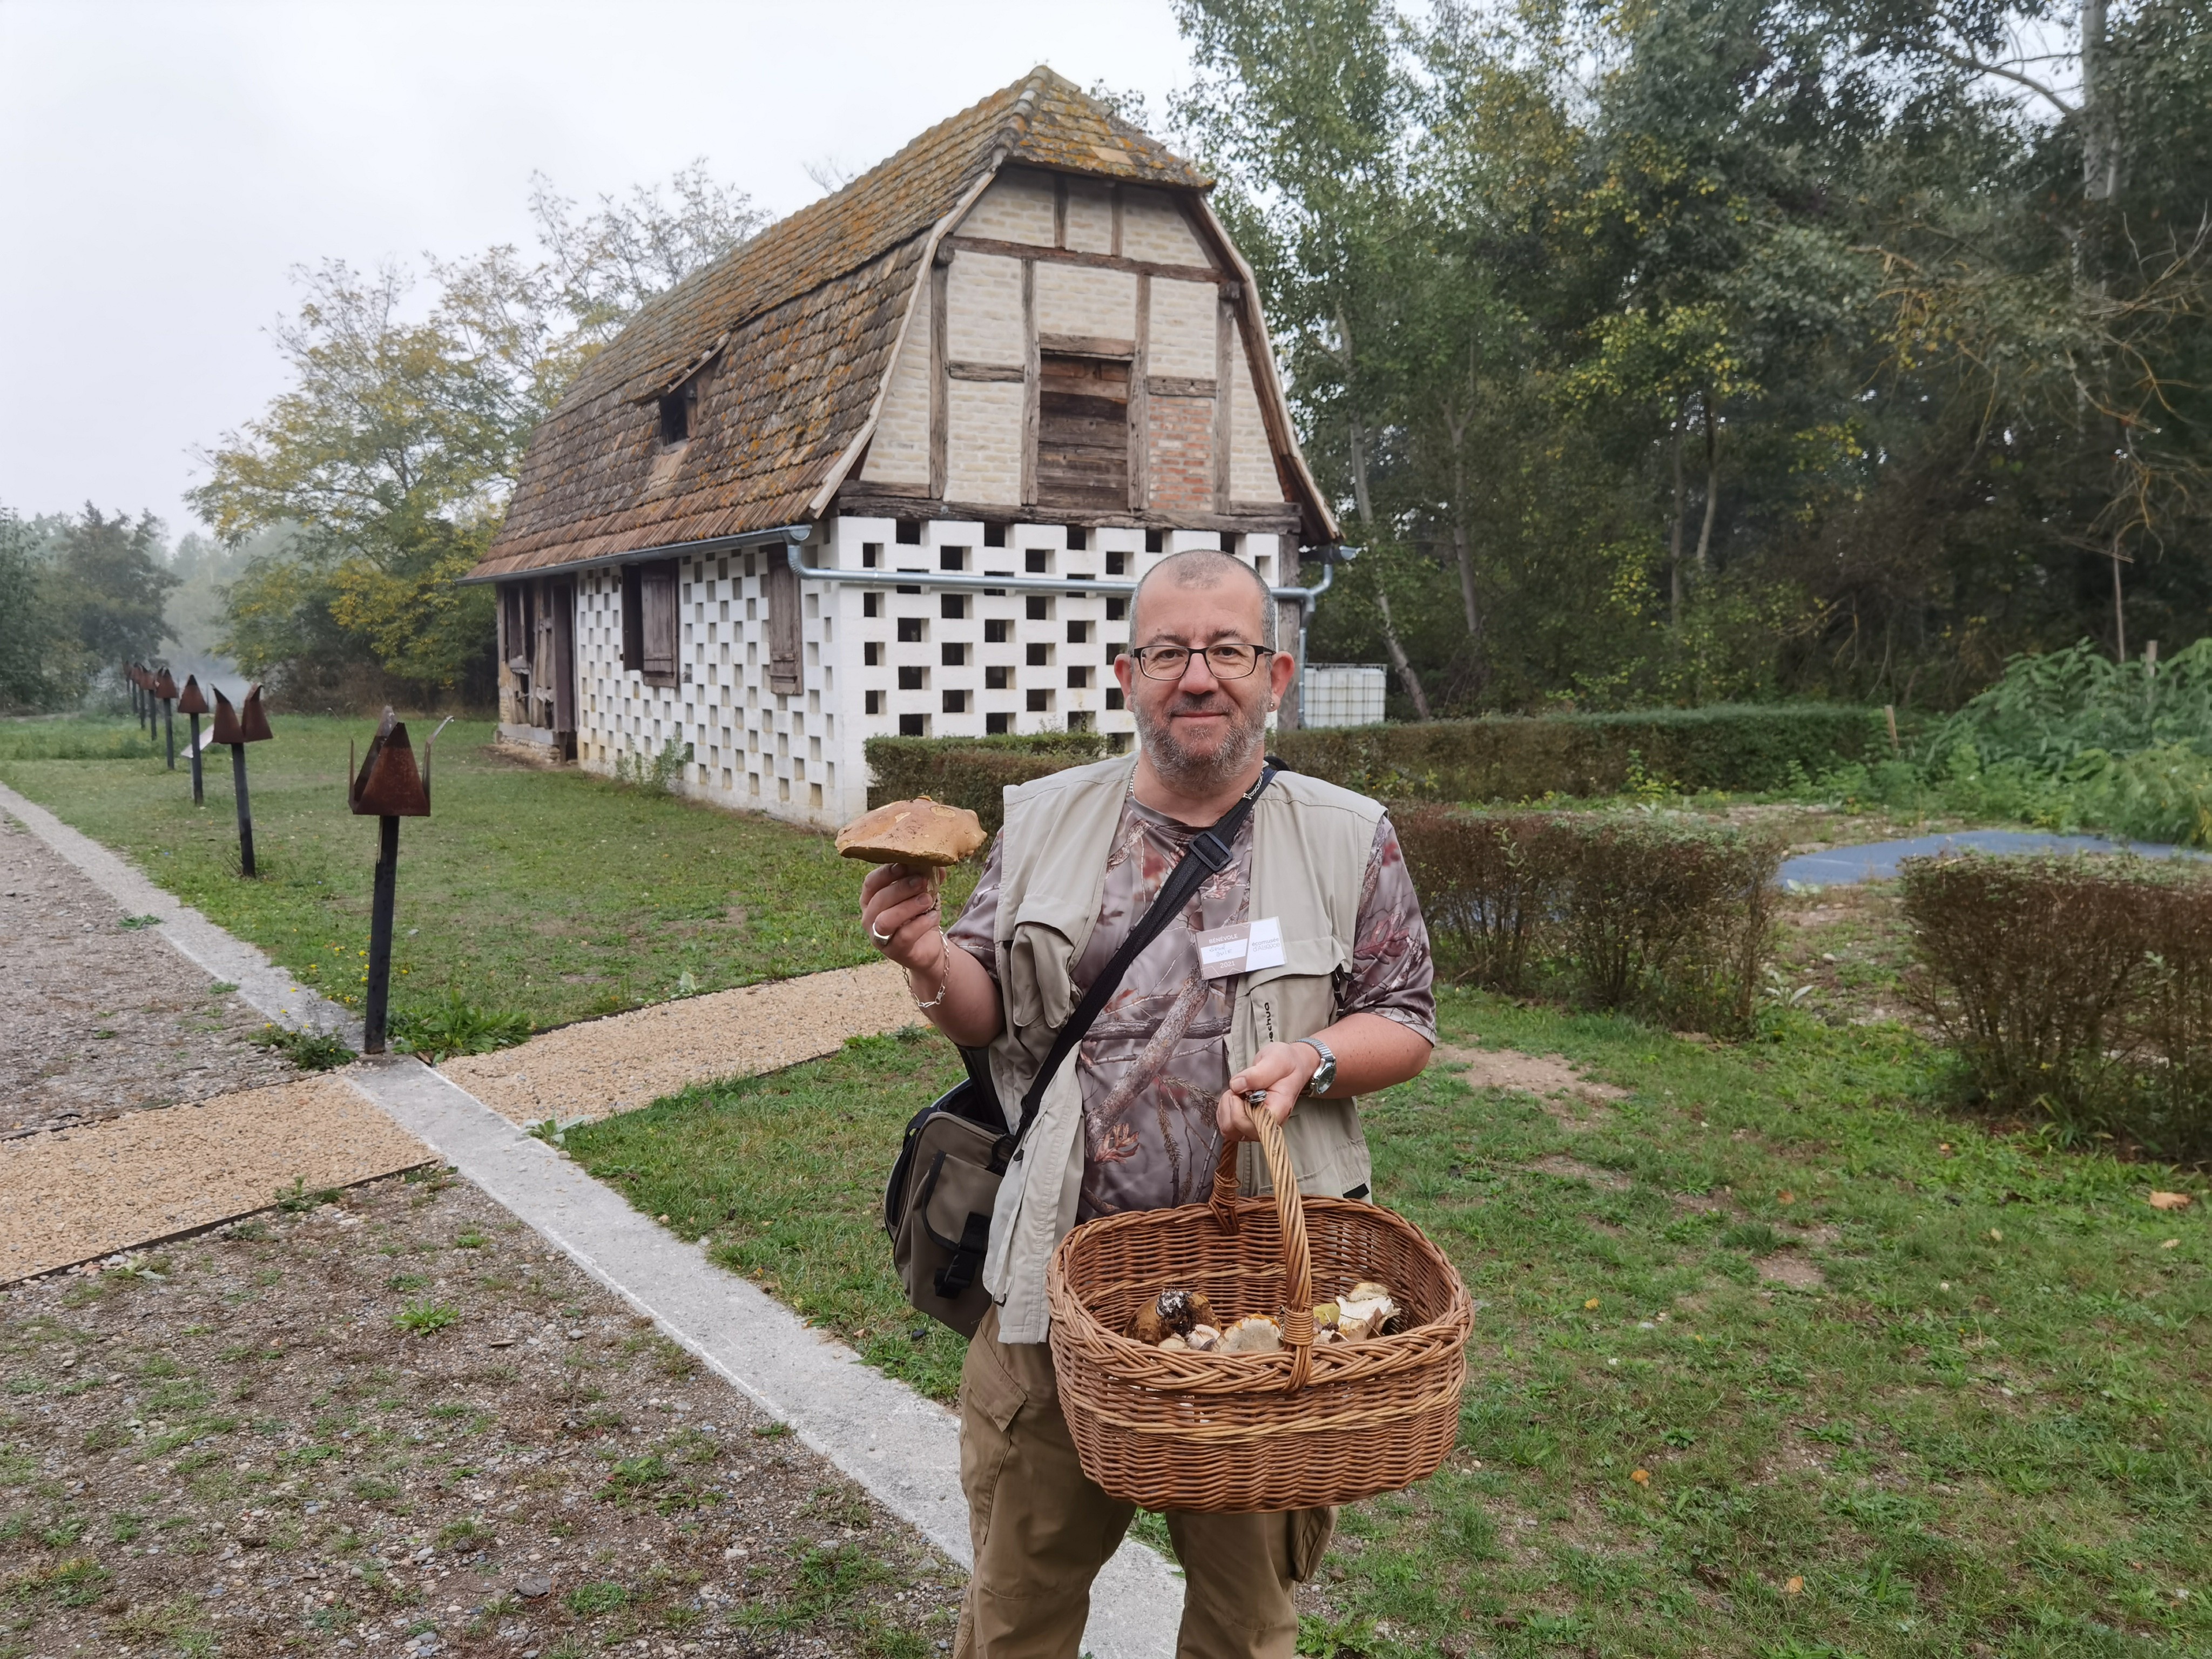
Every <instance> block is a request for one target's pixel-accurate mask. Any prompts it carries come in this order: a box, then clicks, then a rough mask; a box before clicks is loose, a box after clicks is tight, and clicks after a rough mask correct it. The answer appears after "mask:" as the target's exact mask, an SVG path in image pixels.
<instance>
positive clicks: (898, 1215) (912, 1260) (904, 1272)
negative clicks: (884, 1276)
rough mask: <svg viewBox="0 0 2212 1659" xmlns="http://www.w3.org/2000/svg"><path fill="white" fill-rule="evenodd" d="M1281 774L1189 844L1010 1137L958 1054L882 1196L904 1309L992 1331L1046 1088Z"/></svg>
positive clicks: (1074, 1023) (967, 1331)
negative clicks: (997, 1212)
mask: <svg viewBox="0 0 2212 1659" xmlns="http://www.w3.org/2000/svg"><path fill="white" fill-rule="evenodd" d="M1277 770H1278V768H1277V767H1276V765H1275V763H1274V762H1273V760H1270V761H1269V762H1268V763H1267V765H1266V766H1265V767H1264V768H1263V769H1261V773H1260V781H1259V782H1258V783H1256V784H1255V785H1254V786H1253V787H1252V788H1251V789H1250V790H1249V792H1248V793H1246V794H1245V795H1244V796H1243V799H1240V800H1238V802H1237V805H1234V806H1232V807H1231V808H1230V809H1229V811H1228V812H1227V813H1225V815H1224V816H1223V817H1222V818H1221V820H1220V822H1218V823H1215V824H1213V825H1212V827H1210V828H1208V829H1201V830H1200V831H1199V832H1198V834H1197V835H1195V836H1192V837H1191V842H1190V848H1189V850H1188V852H1186V853H1185V854H1183V857H1182V860H1181V861H1180V862H1179V863H1177V864H1176V868H1175V873H1174V874H1173V875H1171V876H1170V877H1169V878H1168V879H1167V884H1166V885H1164V887H1162V888H1161V889H1160V892H1159V896H1158V898H1156V899H1154V900H1153V901H1152V904H1151V906H1150V907H1149V908H1147V909H1146V912H1145V914H1144V915H1143V917H1142V918H1141V919H1140V920H1139V921H1138V923H1137V925H1136V926H1135V927H1133V928H1131V929H1130V930H1129V937H1128V938H1127V939H1125V940H1123V941H1122V943H1121V949H1120V950H1118V951H1115V953H1114V957H1113V960H1111V961H1110V962H1109V963H1107V964H1106V966H1105V968H1104V969H1102V970H1101V971H1100V973H1099V975H1098V977H1097V979H1096V980H1094V981H1091V988H1090V989H1089V990H1087V991H1085V993H1084V994H1083V1000H1081V1001H1080V1002H1079V1003H1078V1004H1076V1006H1075V1012H1073V1013H1072V1014H1070V1015H1069V1016H1068V1018H1067V1024H1065V1025H1063V1026H1061V1027H1060V1030H1059V1033H1058V1034H1057V1035H1056V1036H1054V1038H1053V1043H1052V1048H1051V1051H1050V1052H1049V1053H1048V1054H1046V1055H1045V1057H1044V1064H1043V1065H1042V1066H1039V1067H1038V1068H1037V1073H1036V1079H1035V1080H1034V1081H1032V1082H1031V1083H1030V1087H1029V1092H1028V1093H1027V1094H1025V1095H1024V1096H1023V1097H1022V1115H1021V1119H1020V1121H1019V1122H1018V1124H1017V1125H1016V1126H1015V1127H1014V1128H1013V1130H1012V1132H1011V1133H1009V1132H1008V1130H1007V1128H1006V1113H1005V1112H1004V1111H1003V1110H1001V1109H1000V1105H999V1097H998V1092H997V1091H996V1090H995V1089H994V1088H993V1087H992V1084H991V1075H990V1071H989V1068H988V1066H987V1065H986V1064H985V1060H984V1054H983V1051H982V1050H980V1049H967V1048H963V1049H962V1050H961V1058H962V1059H963V1060H965V1061H966V1062H967V1066H968V1077H967V1079H966V1081H964V1082H963V1083H961V1084H959V1085H957V1087H955V1088H952V1089H951V1090H948V1091H946V1092H945V1094H943V1095H941V1096H939V1097H938V1098H937V1099H936V1100H934V1101H933V1102H931V1103H930V1104H928V1105H927V1106H925V1107H923V1108H922V1109H921V1111H919V1112H917V1113H915V1115H914V1118H913V1121H910V1122H909V1123H908V1125H907V1126H906V1138H905V1139H904V1141H903V1142H902V1144H901V1146H900V1147H899V1155H898V1162H897V1163H896V1164H893V1165H892V1166H891V1178H890V1182H889V1184H888V1185H887V1186H886V1187H885V1188H884V1231H885V1232H887V1233H889V1234H890V1240H891V1261H892V1264H893V1266H894V1267H896V1268H897V1270H898V1276H899V1279H900V1280H901V1282H902V1283H903V1284H904V1285H906V1294H907V1300H908V1301H909V1302H911V1303H912V1304H914V1306H915V1309H916V1310H919V1311H921V1312H922V1313H926V1314H927V1315H928V1316H930V1317H931V1318H933V1319H934V1320H937V1321H939V1322H941V1323H943V1324H946V1325H949V1326H951V1328H953V1329H954V1330H956V1331H957V1332H959V1333H960V1334H961V1335H963V1336H973V1335H974V1334H975V1328H976V1327H977V1326H978V1325H980V1324H981V1323H982V1322H983V1312H984V1310H985V1309H987V1307H989V1306H990V1293H989V1292H988V1291H986V1290H985V1289H984V1288H983V1284H982V1279H981V1273H982V1271H983V1256H984V1254H985V1252H986V1251H987V1249H989V1248H990V1243H991V1213H992V1212H993V1211H994V1209H995V1208H996V1207H997V1206H998V1201H999V1183H1000V1182H1001V1181H1002V1180H1004V1179H1005V1177H1006V1166H1007V1165H1008V1164H1010V1163H1012V1161H1013V1157H1014V1152H1015V1150H1016V1149H1017V1148H1018V1147H1019V1146H1021V1144H1022V1141H1023V1140H1024V1138H1025V1137H1026V1136H1027V1135H1028V1134H1029V1132H1030V1125H1031V1124H1033V1123H1035V1122H1036V1115H1037V1111H1038V1109H1039V1108H1040V1107H1042V1105H1043V1103H1044V1094H1045V1090H1046V1089H1047V1087H1048V1086H1049V1085H1050V1084H1051V1082H1052V1079H1054V1076H1056V1075H1057V1074H1058V1073H1059V1071H1060V1066H1062V1065H1063V1064H1064V1063H1065V1062H1066V1059H1067V1057H1068V1055H1069V1054H1072V1053H1073V1052H1074V1048H1075V1045H1076V1044H1077V1043H1079V1042H1081V1041H1082V1040H1083V1038H1084V1036H1085V1035H1086V1034H1087V1033H1088V1032H1089V1031H1090V1030H1091V1022H1093V1021H1094V1020H1096V1019H1097V1018H1098V1015H1099V1012H1100V1011H1101V1010H1103V1008H1104V1007H1105V1006H1106V1004H1107V1002H1108V1000H1109V999H1110V998H1111V997H1112V996H1113V994H1114V993H1115V991H1117V990H1119V989H1120V988H1121V977H1122V975H1125V974H1127V972H1128V971H1129V967H1130V964H1131V963H1134V962H1135V961H1136V959H1137V958H1138V957H1139V956H1141V955H1143V954H1144V951H1145V947H1146V945H1150V944H1151V943H1152V941H1153V940H1154V939H1157V938H1158V937H1159V935H1160V933H1162V932H1163V931H1164V929H1165V928H1166V927H1167V925H1168V923H1170V921H1174V920H1175V918H1176V917H1177V916H1178V915H1182V909H1183V906H1184V905H1186V904H1188V902H1190V896H1191V894H1192V893H1193V892H1194V891H1195V890H1196V889H1197V887H1198V884H1199V883H1200V882H1201V881H1203V880H1204V879H1205V878H1206V877H1207V876H1209V875H1212V874H1214V873H1216V872H1219V871H1221V870H1225V869H1226V868H1227V867H1228V866H1229V863H1230V860H1231V852H1230V848H1231V847H1232V846H1234V845H1235V843H1236V840H1237V831H1238V830H1239V829H1242V828H1243V823H1244V820H1245V818H1247V817H1249V816H1250V814H1251V811H1252V806H1253V803H1254V802H1255V801H1257V800H1258V799H1260V796H1261V792H1263V791H1264V790H1265V789H1266V788H1267V785H1268V784H1269V783H1270V782H1272V781H1273V779H1274V776H1275V773H1276V771H1277Z"/></svg>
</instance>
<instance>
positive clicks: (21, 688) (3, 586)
mask: <svg viewBox="0 0 2212 1659" xmlns="http://www.w3.org/2000/svg"><path fill="white" fill-rule="evenodd" d="M46 579H47V568H46V559H45V557H44V556H43V552H42V550H41V547H40V537H39V536H38V535H37V534H36V533H35V532H33V530H32V528H31V526H28V525H27V524H25V523H24V522H23V520H21V518H20V517H18V516H17V515H16V514H15V513H14V512H13V511H11V510H9V508H7V507H0V709H5V710H7V711H8V712H9V713H17V712H35V711H38V710H41V709H47V708H57V707H59V706H60V705H61V704H62V703H63V702H65V701H67V700H68V699H69V698H70V696H72V695H73V694H74V693H75V691H76V690H77V689H78V688H79V687H80V685H81V684H82V672H81V669H82V661H83V659H82V653H81V651H80V650H79V649H78V647H76V642H75V641H72V640H70V639H68V638H66V637H65V636H64V634H63V631H62V629H61V626H60V624H59V623H58V619H57V618H56V617H55V616H54V614H53V607H52V603H51V596H50V593H49V591H48V583H47V580H46Z"/></svg>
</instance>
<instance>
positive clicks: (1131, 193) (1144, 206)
mask: <svg viewBox="0 0 2212 1659" xmlns="http://www.w3.org/2000/svg"><path fill="white" fill-rule="evenodd" d="M1121 252H1122V253H1123V255H1124V256H1125V257H1127V258H1131V259H1155V260H1158V262H1159V263H1160V264H1164V265H1210V264H1212V263H1213V261H1212V259H1210V258H1207V257H1206V249H1205V248H1204V247H1202V246H1200V243H1199V240H1198V238H1197V237H1195V236H1194V235H1192V234H1191V230H1190V225H1189V222H1188V221H1187V220H1185V219H1184V217H1183V216H1182V212H1181V210H1178V209H1177V208H1176V204H1175V201H1174V198H1173V197H1167V196H1163V195H1161V194H1160V193H1159V192H1158V191H1151V190H1134V189H1125V190H1123V191H1122V192H1121Z"/></svg>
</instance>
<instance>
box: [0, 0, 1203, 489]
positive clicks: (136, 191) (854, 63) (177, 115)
mask: <svg viewBox="0 0 2212 1659" xmlns="http://www.w3.org/2000/svg"><path fill="white" fill-rule="evenodd" d="M1038 63H1049V64H1051V65H1052V66H1053V67H1054V69H1056V70H1059V71H1060V73H1061V74H1063V75H1066V76H1068V77H1069V78H1070V79H1072V80H1073V81H1076V82H1079V83H1080V84H1082V85H1085V86H1088V85H1090V84H1091V82H1095V81H1098V80H1104V81H1106V82H1109V84H1110V85H1113V86H1115V87H1116V88H1123V89H1128V90H1137V91H1142V92H1144V93H1146V94H1147V95H1148V96H1149V97H1150V99H1151V100H1152V108H1153V110H1154V111H1155V112H1160V111H1161V110H1162V109H1163V108H1164V103H1165V95H1166V94H1167V92H1168V90H1169V89H1170V88H1172V87H1174V86H1176V85H1177V84H1179V83H1181V82H1182V81H1183V80H1184V79H1186V78H1187V75H1188V60H1187V58H1186V55H1185V52H1184V50H1183V46H1182V40H1180V38H1179V37H1178V36H1177V34H1176V28H1175V23H1174V19H1173V17H1172V15H1170V8H1169V3H1168V0H1105V3H1096V0H1094V3H1091V4H1088V5H1080V6H1078V5H1071V4H1063V3H1056V0H1030V3H1019V0H907V3H878V0H799V3H793V0H772V3H761V0H723V3H720V4H691V3H683V0H657V3H620V4H617V3H611V0H606V3H600V4H597V5H574V4H563V3H551V0H529V3H501V0H439V3H435V4H414V3H405V0H374V3H362V0H349V3H312V0H261V3H250V0H238V3H213V0H152V3H143V4H130V3H121V0H0V86H4V87H5V88H6V91H5V94H4V95H0V250H4V255H0V504H4V505H6V506H9V507H14V508H15V509H16V510H17V511H19V512H21V513H25V514H29V513H39V512H54V511H64V510H69V511H74V510H75V509H76V508H77V507H80V506H81V505H82V503H83V502H84V501H87V500H90V501H94V502H96V503H97V504H99V505H100V507H103V508H106V509H107V510H110V511H112V510H115V509H117V508H122V509H125V510H128V511H130V512H133V513H136V512H137V511H138V510H139V509H140V508H142V507H151V508H152V509H153V510H154V511H155V513H158V514H160V515H161V517H162V518H163V519H165V520H167V521H168V523H169V525H170V527H171V529H172V531H173V532H183V531H185V530H188V529H191V528H195V527H197V526H196V525H195V522H194V520H193V519H192V517H191V513H190V511H189V509H188V508H186V507H185V505H184V503H183V501H181V499H180V495H181V492H182V491H183V490H184V489H185V488H186V487H187V486H189V485H190V484H191V483H195V482H197V481H198V479H199V478H200V477H201V476H203V475H202V470H201V469H200V467H199V466H198V465H197V463H196V462H195V461H194V460H193V459H192V456H191V451H192V450H193V448H194V447H196V446H200V445H207V444H212V443H213V442H214V441H215V440H216V439H217V438H219V437H220V436H221V435H222V433H223V432H224V431H226V430H227V429H229V428H234V427H236V426H238V425H240V423H241V422H245V421H246V420H248V419H250V418H251V417H252V416H254V415H255V414H257V413H258V412H259V410H261V409H262V408H263V406H264V404H266V403H267V402H268V400H269V398H270V396H271V395H272V394H274V393H275V392H277V391H278V390H280V389H281V387H282V386H283V369H282V365H281V364H280V363H279V362H278V361H277V359H276V356H275V353H274V351H273V350H272V349H271V347H270V342H269V339H268V337H267V334H266V329H267V326H268V325H269V323H270V321H271V320H272V319H274V318H275V317H276V315H278V314H279V313H283V312H284V311H286V310H288V309H289V307H290V305H291V303H292V298H293V290H292V288H291V286H290V283H289V279H288V276H287V272H288V270H289V269H290V267H292V266H294V265H296V264H303V263H310V262H313V261H317V260H319V259H322V258H326V257H335V258H344V259H346V260H349V261H350V262H352V263H353V264H356V265H357V266H370V265H374V264H376V263H377V262H378V261H380V260H382V259H385V258H392V257H398V258H405V259H409V260H410V261H413V262H415V263H416V264H418V265H419V264H420V256H421V254H422V252H424V251H426V250H427V251H429V252H435V253H437V254H439V255H441V256H447V257H450V256H456V255H461V254H466V253H469V252H474V251H476V250H477V249H480V248H483V247H485V246H490V245H492V244H494V243H498V242H503V241H511V242H514V243H517V244H519V245H521V246H529V245H530V243H531V240H532V238H531V225H530V219H529V215H528V211H527V205H526V197H527V195H528V190H529V179H530V175H531V173H532V171H533V170H539V171H543V172H544V173H548V174H550V175H551V177H552V179H553V180H554V183H555V184H556V186H557V187H558V188H559V189H560V190H561V191H562V192H563V193H564V194H566V195H568V196H571V197H576V198H578V199H580V200H581V201H584V202H586V203H588V202H589V201H590V200H591V199H592V197H593V196H595V195H596V194H598V193H599V192H600V191H625V190H626V189H627V187H628V186H629V185H632V184H635V183H644V182H649V181H652V180H656V179H665V178H666V177H667V176H668V174H669V173H672V172H673V171H674V170H675V169H676V168H677V167H681V166H683V165H684V163H686V162H688V161H690V160H691V159H692V158H693V157H695V156H702V155H703V156H705V157H706V158H707V159H708V162H709V163H710V165H711V167H712V169H713V171H714V173H715V175H716V176H717V177H719V178H721V179H726V180H729V181H731V182H732V183H734V184H736V185H739V186H740V187H741V188H743V189H744V190H746V191H749V192H750V194H751V195H752V196H753V197H754V199H755V201H756V203H757V204H758V205H760V206H762V207H764V208H767V209H769V210H772V211H775V212H779V213H781V212H788V211H789V210H792V209H793V208H796V207H799V206H801V205H803V204H805V203H806V202H808V201H810V200H811V199H813V198H814V197H816V196H817V195H819V194H820V191H819V190H818V188H817V186H816V185H814V184H813V183H812V181H811V180H810V179H808V177H807V174H806V171H805V167H806V164H807V163H808V162H810V161H823V160H829V161H835V162H836V163H838V164H841V165H842V167H844V168H845V169H847V170H848V171H850V172H858V171H860V170H861V169H863V168H865V167H868V166H870V165H872V164H873V163H874V162H876V161H880V160H882V159H883V158H884V156H886V155H890V153H891V152H892V151H893V150H895V149H897V148H898V147H899V146H900V145H901V144H902V143H905V142H906V141H907V140H908V138H910V137H913V136H914V135H915V133H917V132H920V131H921V130H922V129H923V128H925V127H927V126H929V125H933V123H935V122H937V121H939V120H941V119H943V118H945V117H946V116H948V115H951V114H952V113H953V112H955V111H957V110H959V109H962V108H964V107H965V106H968V105H969V104H971V103H973V102H975V100H976V99H978V98H980V97H981V96H982V95H983V94H986V93H987V92H990V91H992V90H993V89H994V88H998V87H1001V86H1004V85H1006V83H1007V82H1011V81H1013V80H1015V79H1017V78H1018V76H1021V75H1022V74H1023V73H1024V71H1026V70H1028V69H1030V67H1031V66H1032V65H1034V64H1038Z"/></svg>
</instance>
